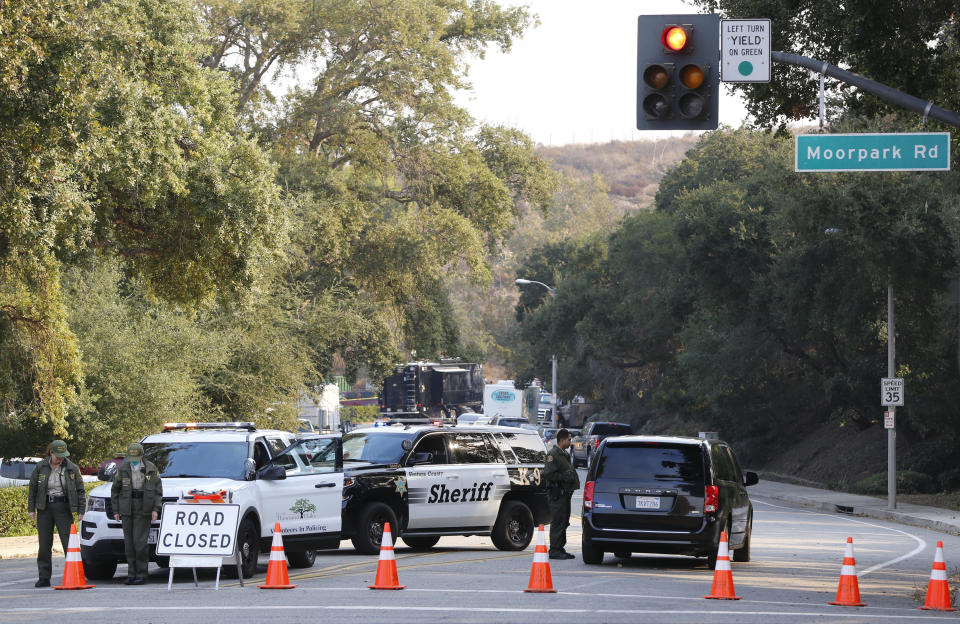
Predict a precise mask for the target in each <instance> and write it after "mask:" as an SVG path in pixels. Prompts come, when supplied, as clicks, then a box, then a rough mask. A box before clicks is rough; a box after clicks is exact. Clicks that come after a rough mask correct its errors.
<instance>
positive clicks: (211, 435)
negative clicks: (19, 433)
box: [80, 423, 550, 579]
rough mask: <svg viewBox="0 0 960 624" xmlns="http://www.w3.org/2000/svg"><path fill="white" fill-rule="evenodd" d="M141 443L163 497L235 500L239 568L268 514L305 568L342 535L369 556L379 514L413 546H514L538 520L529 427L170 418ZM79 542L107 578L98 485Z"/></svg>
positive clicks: (112, 532)
mask: <svg viewBox="0 0 960 624" xmlns="http://www.w3.org/2000/svg"><path fill="white" fill-rule="evenodd" d="M141 443H142V444H143V447H144V456H145V457H146V458H147V459H148V460H150V461H151V462H153V463H154V464H156V465H157V468H158V470H159V471H160V475H161V477H162V479H163V498H164V501H165V502H172V501H175V500H178V499H179V498H180V497H181V496H182V495H183V494H186V493H188V492H189V491H190V490H193V489H199V490H203V491H220V490H226V492H227V494H226V502H229V503H234V504H239V505H240V526H239V530H238V533H237V544H238V548H239V549H240V553H241V569H242V572H243V575H244V576H245V577H249V576H252V575H253V574H254V573H255V572H256V566H257V557H258V556H259V553H260V552H266V551H267V550H268V549H269V545H270V540H271V538H272V530H273V525H274V523H276V522H280V525H281V528H282V531H283V541H284V550H285V552H286V555H287V559H288V561H289V562H290V565H291V567H310V566H312V565H313V563H314V559H315V557H316V550H317V549H326V548H337V547H339V545H340V540H341V539H346V538H349V539H351V540H352V542H353V545H354V547H355V548H356V549H357V550H358V551H359V552H362V553H365V554H376V553H377V552H378V551H379V548H380V538H381V536H382V533H383V525H384V523H385V522H390V523H391V526H392V527H395V528H394V529H393V531H394V536H397V535H399V536H400V537H401V538H402V539H403V541H404V542H405V543H406V544H407V545H408V546H410V547H411V548H415V549H426V548H431V547H432V546H433V545H434V544H436V543H437V541H438V540H439V539H440V537H441V536H444V535H489V536H490V537H491V539H492V541H493V543H494V545H495V546H496V547H497V548H500V549H502V550H522V549H523V548H526V546H527V545H528V544H529V543H530V540H531V538H532V537H533V532H534V528H535V526H536V525H537V524H540V523H548V522H549V521H550V512H549V507H548V505H547V495H546V486H545V484H543V483H542V482H541V478H540V472H541V470H542V468H543V465H544V461H545V459H546V449H545V448H544V445H543V441H542V440H541V439H540V436H538V435H537V433H536V432H535V431H527V430H523V429H516V428H512V427H462V426H457V427H440V426H432V425H430V426H428V425H409V424H406V425H403V424H396V425H390V426H384V427H368V428H362V429H357V430H354V431H352V432H350V433H348V434H346V435H344V436H343V437H342V438H341V436H339V435H326V436H324V435H311V434H306V435H304V436H302V437H301V438H296V437H295V436H294V434H292V433H289V432H285V431H272V430H257V429H256V428H255V427H254V426H253V425H252V424H251V423H179V424H176V423H174V424H170V425H168V426H167V427H166V428H165V430H164V432H163V433H158V434H154V435H149V436H147V437H145V438H144V439H143V440H142V442H141ZM104 476H108V475H104ZM155 528H159V522H158V523H156V524H155ZM151 536H152V538H153V541H155V536H156V532H155V531H152V532H151ZM80 549H81V554H82V557H83V564H84V570H85V572H86V574H87V576H89V577H90V578H91V579H107V578H111V577H112V576H113V574H114V573H115V572H116V568H117V563H118V562H122V561H124V548H123V534H122V530H121V526H120V523H119V522H116V521H115V520H113V510H112V509H111V508H110V484H109V483H108V484H105V485H102V486H100V487H98V488H96V489H95V490H93V491H92V492H91V493H90V496H89V497H88V501H87V512H86V514H85V515H84V517H83V522H82V523H81V527H80ZM154 550H155V545H154V544H153V543H151V545H150V552H151V559H152V560H153V561H156V562H157V563H158V564H160V565H165V563H166V561H165V559H164V558H163V557H157V556H156V554H155V552H154Z"/></svg>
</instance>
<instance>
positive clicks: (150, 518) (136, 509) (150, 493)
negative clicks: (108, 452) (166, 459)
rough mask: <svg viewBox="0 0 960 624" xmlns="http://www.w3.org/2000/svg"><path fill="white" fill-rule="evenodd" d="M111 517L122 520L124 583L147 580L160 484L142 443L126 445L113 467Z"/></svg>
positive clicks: (134, 583) (159, 499)
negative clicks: (152, 525)
mask: <svg viewBox="0 0 960 624" xmlns="http://www.w3.org/2000/svg"><path fill="white" fill-rule="evenodd" d="M110 503H111V504H112V505H113V512H114V517H115V518H116V519H117V520H119V521H120V522H122V523H123V546H124V548H125V549H126V551H127V580H126V581H125V583H126V584H127V585H143V584H144V583H146V582H147V565H148V564H149V563H150V549H149V547H148V546H147V540H148V538H149V537H150V523H152V522H156V521H157V518H159V517H160V506H161V505H162V504H163V487H162V485H161V484H160V473H159V472H158V471H157V467H156V466H154V465H153V464H152V463H151V462H149V461H147V460H146V459H144V458H143V446H141V445H140V444H137V443H133V444H131V445H130V446H129V447H128V448H127V458H126V459H125V460H123V463H122V464H120V466H119V467H118V468H117V473H116V474H115V475H114V477H113V487H112V488H111V489H110Z"/></svg>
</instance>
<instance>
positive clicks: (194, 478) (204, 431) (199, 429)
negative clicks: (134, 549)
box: [80, 423, 343, 579]
mask: <svg viewBox="0 0 960 624" xmlns="http://www.w3.org/2000/svg"><path fill="white" fill-rule="evenodd" d="M295 440H296V436H295V435H294V434H293V433H290V432H288V431H276V430H258V429H257V428H256V427H255V426H254V425H253V423H168V424H167V425H166V426H165V427H164V431H163V432H162V433H157V434H153V435H149V436H147V437H145V438H143V440H142V441H141V444H143V449H144V457H146V459H148V460H149V461H151V462H153V463H154V464H156V466H157V469H158V470H159V471H160V476H161V478H162V479H163V501H164V502H173V501H176V500H178V499H179V498H180V497H181V495H182V494H184V493H187V492H189V491H190V490H193V489H198V490H204V491H220V490H226V491H227V499H226V501H227V502H229V503H235V504H239V505H240V526H239V529H238V531H237V544H238V548H239V550H240V553H241V569H242V572H243V575H244V576H245V577H250V576H252V575H253V574H254V572H256V566H257V557H258V555H259V553H260V552H261V550H267V549H269V543H270V539H271V538H272V531H273V525H274V523H275V522H278V521H279V522H281V524H282V526H283V533H284V546H285V551H286V554H287V559H288V560H289V562H290V565H291V566H292V567H310V566H312V565H313V562H314V559H315V557H316V549H318V548H329V547H336V546H337V545H338V543H339V533H340V492H341V490H342V488H343V472H342V470H340V469H339V464H338V458H337V453H338V449H339V439H338V438H337V437H333V436H330V437H326V438H323V437H315V438H314V439H313V440H312V441H311V443H310V449H311V452H312V454H313V457H312V463H311V464H310V465H309V467H308V466H306V465H304V464H303V463H302V462H301V463H300V464H299V465H298V464H297V463H296V460H295V459H293V458H291V457H287V456H284V458H283V459H281V453H282V451H283V450H284V449H286V448H287V447H289V446H290V445H291V444H292V443H293V442H294V441H295ZM335 467H336V468H335ZM113 468H114V472H115V470H116V467H115V466H114V467H113ZM295 474H296V475H299V476H300V477H301V478H297V479H292V478H291V479H287V478H286V477H287V476H288V475H289V476H292V475H295ZM110 478H112V475H111V474H101V479H104V480H108V479H110ZM110 487H111V484H110V483H107V484H105V485H101V486H100V487H98V488H96V489H94V490H93V491H92V492H90V495H89V496H88V498H87V510H86V513H85V514H84V516H83V521H82V522H81V523H80V552H81V556H82V557H83V569H84V572H85V573H86V575H87V576H88V577H90V578H91V579H109V578H112V577H113V575H114V573H115V572H116V569H117V563H118V562H123V561H126V556H125V554H124V547H123V531H122V528H121V525H120V523H119V522H117V521H115V520H114V512H113V509H112V508H111V504H110ZM308 512H309V513H308ZM159 526H160V523H159V522H155V523H154V525H153V528H152V529H151V531H150V537H149V543H150V559H151V560H152V561H155V562H157V563H158V564H160V565H166V562H167V561H166V557H158V556H157V555H156V553H155V549H156V538H157V532H158V529H159ZM288 533H290V535H287V534H288Z"/></svg>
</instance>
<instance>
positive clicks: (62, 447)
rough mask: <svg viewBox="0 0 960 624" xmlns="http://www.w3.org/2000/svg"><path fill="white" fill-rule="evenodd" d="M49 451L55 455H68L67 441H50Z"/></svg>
mask: <svg viewBox="0 0 960 624" xmlns="http://www.w3.org/2000/svg"><path fill="white" fill-rule="evenodd" d="M50 452H51V453H53V454H54V455H55V456H57V457H70V451H68V450H67V443H66V442H64V441H63V440H54V441H53V442H51V443H50Z"/></svg>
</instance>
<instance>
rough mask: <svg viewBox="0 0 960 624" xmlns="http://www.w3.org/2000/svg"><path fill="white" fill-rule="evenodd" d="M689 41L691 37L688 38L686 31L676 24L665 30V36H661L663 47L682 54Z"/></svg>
mask: <svg viewBox="0 0 960 624" xmlns="http://www.w3.org/2000/svg"><path fill="white" fill-rule="evenodd" d="M691 30H692V29H691ZM689 39H690V37H688V36H687V31H686V29H684V27H683V26H677V25H676V24H670V25H669V26H667V27H666V28H664V29H663V35H661V36H660V41H661V42H662V43H663V47H665V48H666V49H668V50H670V51H671V52H682V51H683V49H684V48H685V47H687V41H688V40H689Z"/></svg>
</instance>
